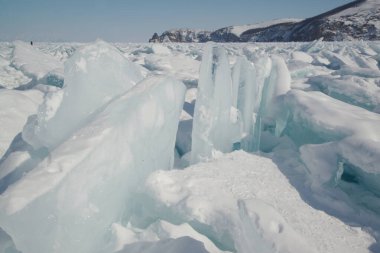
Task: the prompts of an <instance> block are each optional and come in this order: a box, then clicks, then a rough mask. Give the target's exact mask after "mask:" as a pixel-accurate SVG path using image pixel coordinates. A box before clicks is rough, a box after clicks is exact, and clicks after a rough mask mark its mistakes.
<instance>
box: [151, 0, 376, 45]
mask: <svg viewBox="0 0 380 253" xmlns="http://www.w3.org/2000/svg"><path fill="white" fill-rule="evenodd" d="M321 38H323V40H325V41H346V40H380V0H356V1H353V2H350V3H348V4H345V5H342V6H340V7H337V8H335V9H332V10H330V11H327V12H325V13H322V14H320V15H317V16H314V17H311V18H307V19H303V20H300V19H279V20H272V21H268V22H263V23H258V24H253V25H242V26H229V27H224V28H221V29H218V30H215V31H202V30H192V29H173V30H168V31H165V32H163V33H162V34H161V35H158V34H157V33H155V34H154V35H153V37H152V38H151V39H150V40H149V42H208V41H214V42H249V41H256V42H289V41H313V40H317V39H321Z"/></svg>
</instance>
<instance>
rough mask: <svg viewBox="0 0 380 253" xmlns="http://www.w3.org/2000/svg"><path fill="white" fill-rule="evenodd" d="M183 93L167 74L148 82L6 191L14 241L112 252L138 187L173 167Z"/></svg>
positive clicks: (6, 224) (0, 216) (34, 247)
mask: <svg viewBox="0 0 380 253" xmlns="http://www.w3.org/2000/svg"><path fill="white" fill-rule="evenodd" d="M78 85H80V83H78ZM184 91H185V88H184V85H183V84H181V83H180V82H178V81H175V80H173V79H169V78H165V77H151V78H149V79H146V80H144V81H142V82H141V83H139V84H138V85H136V86H135V87H134V88H132V89H131V90H130V91H129V92H127V93H125V94H123V95H121V96H120V97H119V98H116V99H114V100H112V101H111V102H110V103H109V104H108V105H107V106H106V107H105V108H104V109H102V110H101V111H100V112H99V113H98V114H97V115H96V116H94V117H93V119H91V120H90V121H89V122H87V124H86V125H85V126H83V127H82V128H80V129H79V130H76V131H75V132H74V133H73V134H72V135H71V137H69V138H68V139H67V140H65V141H64V142H63V143H62V144H61V145H59V146H58V147H57V148H55V149H54V150H53V151H52V152H51V153H50V154H49V157H47V158H46V159H45V160H43V161H42V162H41V163H40V164H39V165H38V166H37V167H36V168H34V169H33V170H32V171H31V172H29V173H28V174H27V175H25V176H24V177H23V178H22V179H20V180H19V181H17V182H16V183H15V184H13V185H12V186H10V187H9V188H8V189H7V191H6V192H5V194H3V195H1V197H0V207H1V211H0V226H1V227H2V228H3V229H4V230H5V231H6V232H7V233H8V234H9V235H10V236H11V237H12V238H13V241H14V242H15V245H16V247H17V248H18V249H19V250H21V251H23V252H31V253H33V252H36V253H37V252H38V253H43V252H46V253H50V252H83V253H85V252H111V251H110V248H112V242H111V241H109V233H110V226H111V225H112V223H113V222H116V221H118V219H120V218H121V217H122V216H123V214H124V212H125V210H126V208H127V206H128V199H129V198H131V197H132V194H133V192H134V191H135V190H136V189H137V188H138V187H139V186H140V185H141V183H142V180H143V179H144V177H145V176H147V175H148V173H149V172H151V171H153V170H157V169H170V168H171V167H172V164H173V161H174V157H173V155H174V153H173V149H174V143H175V133H176V131H177V126H178V119H179V115H180V112H181V110H182V104H183V101H184ZM153 143H160V145H159V146H156V145H154V144H153ZM78 191H80V193H79V192H78ZM107 238H108V239H107Z"/></svg>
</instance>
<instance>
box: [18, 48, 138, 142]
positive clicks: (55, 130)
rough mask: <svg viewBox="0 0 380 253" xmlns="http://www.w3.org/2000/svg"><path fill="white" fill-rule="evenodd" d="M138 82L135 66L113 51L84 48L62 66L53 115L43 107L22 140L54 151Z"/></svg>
mask: <svg viewBox="0 0 380 253" xmlns="http://www.w3.org/2000/svg"><path fill="white" fill-rule="evenodd" d="M142 78H143V76H142V74H141V71H140V69H139V66H138V65H136V64H134V63H132V62H129V61H128V60H127V59H126V58H125V57H124V56H123V55H122V54H121V52H120V51H119V50H118V49H116V48H115V47H113V46H111V45H109V44H107V43H106V42H103V41H97V42H96V43H94V44H91V45H88V46H85V47H84V48H82V49H80V50H78V51H77V52H76V53H75V54H74V55H73V56H72V57H71V58H70V59H69V60H67V61H66V63H65V84H64V88H63V94H61V96H59V97H60V98H59V99H55V100H57V101H56V103H55V105H54V106H52V108H51V109H52V111H54V113H53V114H52V115H51V114H49V113H48V112H49V111H47V110H46V108H44V107H45V105H46V103H45V105H44V106H43V108H40V110H39V112H38V114H37V117H35V119H34V120H32V121H30V122H29V124H28V125H27V126H26V128H25V129H24V131H23V138H24V140H26V141H27V142H28V143H29V144H31V145H32V146H34V147H35V148H40V147H47V148H48V149H52V148H54V147H55V146H56V145H58V144H59V143H60V142H61V141H63V140H64V139H65V138H67V137H68V136H69V135H70V134H71V133H72V132H73V131H74V130H75V129H76V128H78V127H79V126H81V124H83V123H84V122H85V121H86V120H87V119H88V118H89V116H90V115H91V114H92V113H94V112H95V111H96V110H97V109H99V108H101V107H102V106H104V105H105V104H106V103H107V102H109V101H110V100H111V99H112V98H114V97H115V96H117V95H120V94H122V93H124V92H125V91H127V90H129V89H130V88H131V87H133V85H135V84H136V83H137V82H138V81H141V80H142ZM58 100H59V101H58Z"/></svg>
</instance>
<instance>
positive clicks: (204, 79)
mask: <svg viewBox="0 0 380 253" xmlns="http://www.w3.org/2000/svg"><path fill="white" fill-rule="evenodd" d="M237 140H239V123H238V111H237V109H236V105H234V104H233V94H232V78H231V70H230V65H229V61H228V58H227V54H226V51H225V50H224V49H223V48H222V47H218V46H215V45H213V44H208V45H207V46H206V48H205V51H204V54H203V58H202V63H201V68H200V74H199V84H198V95H197V102H196V104H195V111H194V120H193V133H192V149H191V150H192V151H191V152H192V153H191V154H192V158H191V160H192V162H193V163H195V162H199V161H204V160H207V159H209V158H211V157H212V156H213V153H214V152H217V151H219V152H230V151H232V150H233V144H234V143H235V142H236V141H237Z"/></svg>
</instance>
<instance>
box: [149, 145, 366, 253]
mask: <svg viewBox="0 0 380 253" xmlns="http://www.w3.org/2000/svg"><path fill="white" fill-rule="evenodd" d="M147 187H148V189H149V191H150V194H151V196H152V197H153V198H155V200H156V201H158V202H159V203H162V205H164V206H166V207H168V208H169V210H171V211H173V212H174V213H175V215H178V216H180V217H181V218H182V220H185V221H187V222H191V223H192V224H198V225H197V226H198V227H199V228H201V227H210V228H212V229H211V231H208V232H207V234H208V236H212V237H213V238H214V240H217V241H218V243H219V244H220V245H222V246H223V248H230V249H234V250H237V251H238V252H369V251H368V247H369V246H370V245H371V243H372V242H373V241H372V240H373V239H371V237H370V236H369V235H368V234H367V233H366V232H365V231H363V230H360V229H354V228H349V227H348V226H347V225H345V224H344V223H342V222H341V221H339V220H338V219H336V218H333V217H331V216H329V215H327V214H325V213H324V212H321V211H317V210H315V209H313V208H311V207H310V206H309V205H307V204H306V203H305V202H303V201H302V199H301V198H300V196H299V194H298V193H297V192H296V191H295V190H294V188H293V187H292V186H291V185H290V184H289V182H288V181H287V179H286V178H285V177H284V175H283V174H281V172H280V171H279V170H278V168H277V167H276V165H275V164H273V162H272V161H271V160H269V159H267V158H262V157H259V156H256V155H251V154H247V153H245V152H243V151H239V152H234V153H231V154H227V155H225V156H223V157H222V158H219V159H217V160H215V161H213V162H210V163H200V164H197V165H193V166H191V167H189V168H187V169H186V170H182V171H157V172H154V173H153V174H151V175H150V177H149V178H148V180H147ZM221 196H223V197H221ZM223 235H225V236H227V238H224V237H223ZM245 236H247V237H245ZM342 238H344V239H343V240H342ZM231 240H233V242H234V244H233V245H230V244H229V242H230V241H231ZM268 240H269V241H268Z"/></svg>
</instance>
